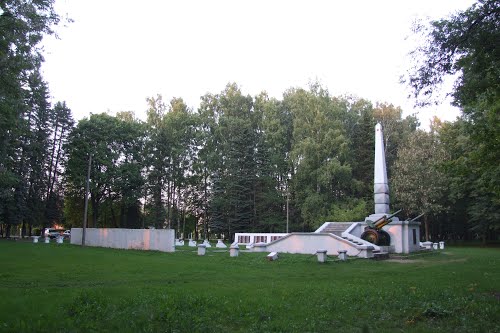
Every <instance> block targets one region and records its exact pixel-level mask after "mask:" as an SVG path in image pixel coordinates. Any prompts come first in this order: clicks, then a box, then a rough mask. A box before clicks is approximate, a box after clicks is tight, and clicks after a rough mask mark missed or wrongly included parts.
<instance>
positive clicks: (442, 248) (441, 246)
mask: <svg viewBox="0 0 500 333" xmlns="http://www.w3.org/2000/svg"><path fill="white" fill-rule="evenodd" d="M439 249H440V250H444V242H443V241H441V242H439Z"/></svg>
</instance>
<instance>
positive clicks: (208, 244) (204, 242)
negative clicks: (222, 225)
mask: <svg viewBox="0 0 500 333" xmlns="http://www.w3.org/2000/svg"><path fill="white" fill-rule="evenodd" d="M203 245H205V246H206V247H212V245H210V242H209V241H208V239H205V240H204V241H203Z"/></svg>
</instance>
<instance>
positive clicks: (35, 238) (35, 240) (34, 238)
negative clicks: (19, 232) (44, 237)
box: [31, 236, 40, 243]
mask: <svg viewBox="0 0 500 333" xmlns="http://www.w3.org/2000/svg"><path fill="white" fill-rule="evenodd" d="M31 237H33V243H38V238H40V236H31Z"/></svg>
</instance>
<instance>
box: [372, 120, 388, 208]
mask: <svg viewBox="0 0 500 333" xmlns="http://www.w3.org/2000/svg"><path fill="white" fill-rule="evenodd" d="M374 165H375V168H374V180H373V199H374V201H375V214H389V183H388V181H387V166H386V164H385V150H384V138H383V133H382V125H380V123H378V124H377V125H375V164H374Z"/></svg>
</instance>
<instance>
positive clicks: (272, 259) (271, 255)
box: [266, 252, 278, 261]
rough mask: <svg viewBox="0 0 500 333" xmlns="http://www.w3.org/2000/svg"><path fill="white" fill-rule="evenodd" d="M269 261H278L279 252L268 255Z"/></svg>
mask: <svg viewBox="0 0 500 333" xmlns="http://www.w3.org/2000/svg"><path fill="white" fill-rule="evenodd" d="M266 258H267V260H269V261H274V260H278V252H271V253H269V254H268V255H267V257H266Z"/></svg>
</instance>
